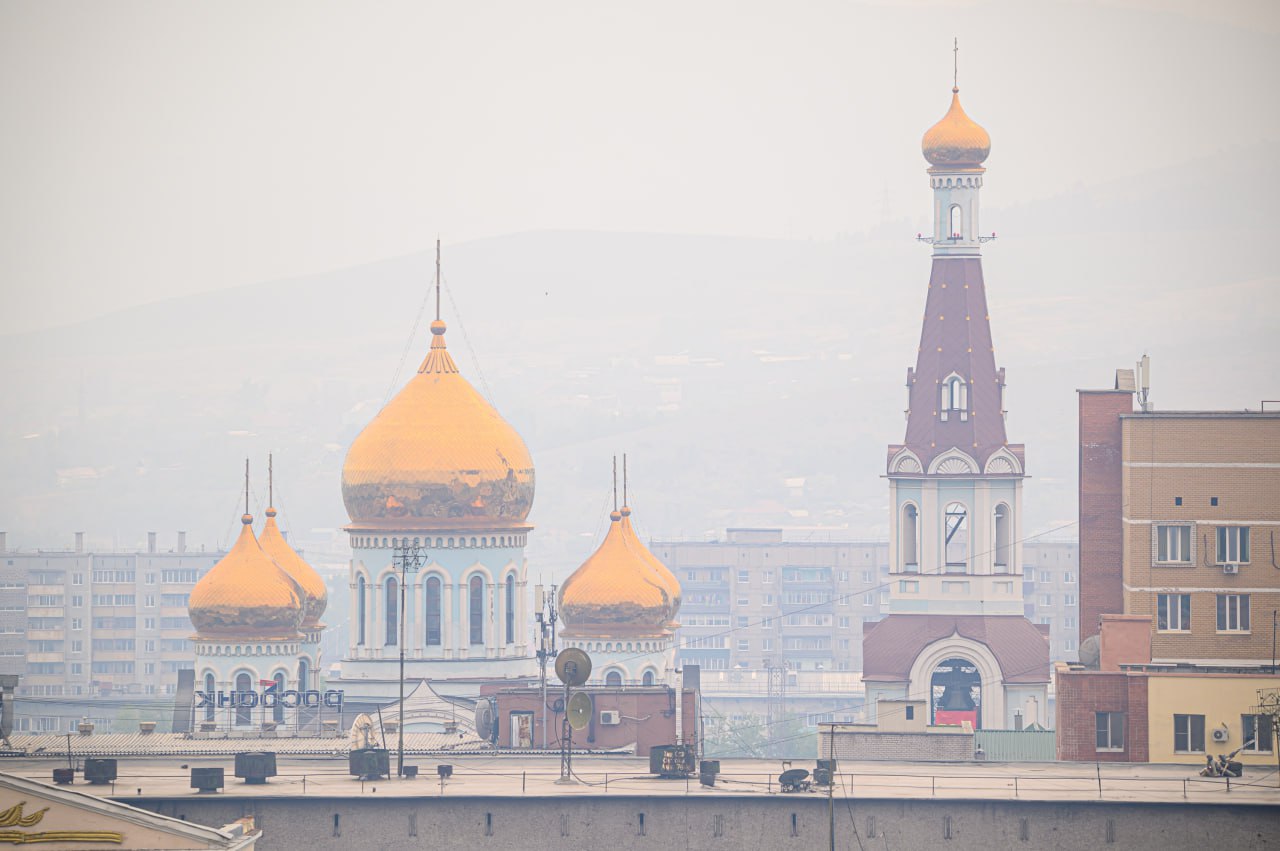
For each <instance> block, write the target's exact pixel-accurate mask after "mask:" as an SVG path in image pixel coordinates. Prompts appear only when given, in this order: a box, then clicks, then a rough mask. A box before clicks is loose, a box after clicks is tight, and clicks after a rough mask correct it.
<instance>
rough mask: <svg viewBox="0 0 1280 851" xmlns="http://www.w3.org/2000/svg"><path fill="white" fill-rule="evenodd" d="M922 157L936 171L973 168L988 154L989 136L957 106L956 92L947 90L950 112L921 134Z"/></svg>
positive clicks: (956, 90) (989, 149)
mask: <svg viewBox="0 0 1280 851" xmlns="http://www.w3.org/2000/svg"><path fill="white" fill-rule="evenodd" d="M921 147H922V148H923V149H924V158H925V159H926V160H928V161H929V162H930V163H931V164H932V165H934V166H935V167H937V168H977V167H979V166H981V165H982V163H983V162H984V161H985V160H986V158H987V155H988V154H990V153H991V137H990V136H989V135H987V131H986V130H983V129H982V127H981V126H979V125H978V124H977V122H975V121H974V120H973V119H972V118H970V117H969V116H968V115H965V112H964V107H962V106H960V90H959V89H958V88H953V89H952V90H951V109H949V110H947V114H946V115H944V116H942V120H941V121H939V122H938V123H937V124H935V125H933V126H932V127H930V128H929V129H928V131H926V132H925V134H924V141H923V142H922V143H921Z"/></svg>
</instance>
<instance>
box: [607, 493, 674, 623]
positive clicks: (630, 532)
mask: <svg viewBox="0 0 1280 851" xmlns="http://www.w3.org/2000/svg"><path fill="white" fill-rule="evenodd" d="M619 515H620V516H621V518H622V534H623V535H625V536H626V538H627V542H628V543H629V544H631V546H632V547H633V548H636V549H638V550H639V551H640V552H641V553H643V554H644V556H645V558H646V560H647V561H648V562H649V564H650V565H651V566H652V567H653V571H654V573H656V574H657V575H658V578H659V579H660V580H662V584H663V585H664V586H665V587H666V589H667V594H668V595H669V596H670V597H671V601H672V606H671V618H672V620H673V621H674V620H675V616H676V613H677V612H679V611H680V603H681V602H682V601H683V596H682V594H681V591H680V580H679V579H676V575H675V574H674V573H672V572H671V569H670V568H668V567H667V566H666V565H665V564H663V563H662V559H660V558H658V557H657V556H656V555H654V554H653V552H652V551H651V550H650V549H649V548H648V547H646V546H645V545H644V544H643V543H641V542H640V536H639V535H637V534H636V530H635V527H634V526H632V525H631V509H630V508H629V507H627V506H625V505H624V506H622V510H621V511H620V512H619ZM672 626H676V624H674V623H673V624H672Z"/></svg>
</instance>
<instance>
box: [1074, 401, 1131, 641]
mask: <svg viewBox="0 0 1280 851" xmlns="http://www.w3.org/2000/svg"><path fill="white" fill-rule="evenodd" d="M1079 396H1080V621H1079V623H1080V640H1081V641H1083V640H1084V639H1086V638H1088V637H1089V636H1091V635H1097V634H1098V622H1099V621H1098V619H1099V616H1100V615H1103V614H1121V613H1123V612H1124V590H1123V569H1124V568H1123V558H1124V525H1123V523H1122V522H1121V511H1122V508H1123V505H1122V488H1123V478H1122V473H1123V467H1122V465H1121V458H1120V450H1121V439H1120V414H1126V413H1130V412H1131V411H1132V410H1133V394H1132V393H1130V392H1128V391H1116V390H1081V391H1079Z"/></svg>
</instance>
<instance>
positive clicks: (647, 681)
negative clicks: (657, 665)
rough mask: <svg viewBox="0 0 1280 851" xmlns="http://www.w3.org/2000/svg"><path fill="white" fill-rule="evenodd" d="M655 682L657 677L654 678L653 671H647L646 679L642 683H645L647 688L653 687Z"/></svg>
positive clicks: (645, 673)
mask: <svg viewBox="0 0 1280 851" xmlns="http://www.w3.org/2000/svg"><path fill="white" fill-rule="evenodd" d="M654 680H655V677H654V676H653V671H645V672H644V679H643V680H641V682H643V683H644V684H645V685H647V686H651V685H653V683H654Z"/></svg>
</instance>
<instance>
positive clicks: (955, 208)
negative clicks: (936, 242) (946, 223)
mask: <svg viewBox="0 0 1280 851" xmlns="http://www.w3.org/2000/svg"><path fill="white" fill-rule="evenodd" d="M963 235H964V215H963V214H962V213H961V212H960V205H959V204H952V205H951V238H952V239H961V238H962V237H963Z"/></svg>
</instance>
